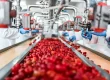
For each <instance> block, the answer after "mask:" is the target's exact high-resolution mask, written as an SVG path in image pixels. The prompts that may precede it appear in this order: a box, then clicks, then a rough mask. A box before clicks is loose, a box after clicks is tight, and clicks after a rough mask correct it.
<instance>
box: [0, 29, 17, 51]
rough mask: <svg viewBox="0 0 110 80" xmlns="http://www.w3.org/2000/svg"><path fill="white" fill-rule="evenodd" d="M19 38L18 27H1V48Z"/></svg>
mask: <svg viewBox="0 0 110 80" xmlns="http://www.w3.org/2000/svg"><path fill="white" fill-rule="evenodd" d="M17 38H19V32H18V30H17V29H12V28H0V49H3V48H6V47H8V46H11V45H13V44H14V43H15V39H17Z"/></svg>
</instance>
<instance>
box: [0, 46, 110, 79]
mask: <svg viewBox="0 0 110 80" xmlns="http://www.w3.org/2000/svg"><path fill="white" fill-rule="evenodd" d="M34 45H35V44H33V45H32V46H30V47H28V49H26V51H24V52H23V53H22V54H21V55H20V57H18V58H17V59H14V60H13V61H12V62H11V63H10V64H8V65H7V66H5V67H4V68H3V69H2V70H0V73H1V74H2V76H0V79H3V77H6V76H7V75H8V74H9V73H10V72H9V71H10V68H11V67H12V66H13V65H14V64H16V63H17V62H20V61H21V60H23V59H24V57H25V56H26V55H27V54H28V51H29V50H30V49H31V48H33V47H34ZM67 46H68V47H69V48H71V46H70V45H67ZM72 50H73V51H74V52H75V53H76V54H78V55H79V56H80V58H81V57H82V58H81V59H82V60H83V61H84V62H85V63H86V64H88V65H89V66H93V65H94V66H95V67H97V69H98V70H99V71H100V73H101V74H102V75H103V76H106V78H107V80H110V76H109V75H108V74H107V73H106V72H105V71H103V70H102V69H101V68H99V67H98V66H96V65H95V64H93V63H91V62H90V61H89V60H87V58H85V57H84V56H82V55H81V54H80V53H79V52H78V51H76V50H75V49H74V48H72ZM82 50H84V49H83V48H82ZM18 53H20V52H18ZM14 62H15V63H14ZM8 66H9V67H8ZM101 66H102V65H101Z"/></svg>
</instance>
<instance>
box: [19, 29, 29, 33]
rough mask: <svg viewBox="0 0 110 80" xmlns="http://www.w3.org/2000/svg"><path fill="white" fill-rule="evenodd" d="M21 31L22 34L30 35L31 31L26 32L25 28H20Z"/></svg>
mask: <svg viewBox="0 0 110 80" xmlns="http://www.w3.org/2000/svg"><path fill="white" fill-rule="evenodd" d="M19 30H20V33H21V34H26V33H29V30H24V29H23V28H20V29H19Z"/></svg>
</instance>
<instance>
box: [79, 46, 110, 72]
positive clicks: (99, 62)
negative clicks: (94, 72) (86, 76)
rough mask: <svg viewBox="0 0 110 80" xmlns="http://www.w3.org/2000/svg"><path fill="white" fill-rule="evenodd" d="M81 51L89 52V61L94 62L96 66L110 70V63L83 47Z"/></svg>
mask: <svg viewBox="0 0 110 80" xmlns="http://www.w3.org/2000/svg"><path fill="white" fill-rule="evenodd" d="M79 50H81V51H82V52H87V57H89V60H92V61H94V63H95V64H97V65H100V66H101V68H102V69H107V70H110V61H108V60H106V59H104V58H102V57H100V56H98V55H96V54H95V53H93V52H91V51H89V50H87V49H85V48H83V47H81V48H80V49H79Z"/></svg>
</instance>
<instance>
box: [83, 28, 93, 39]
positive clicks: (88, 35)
mask: <svg viewBox="0 0 110 80" xmlns="http://www.w3.org/2000/svg"><path fill="white" fill-rule="evenodd" d="M81 36H82V37H83V38H85V39H89V40H91V39H92V33H91V32H90V31H84V29H83V30H82V33H81Z"/></svg>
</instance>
